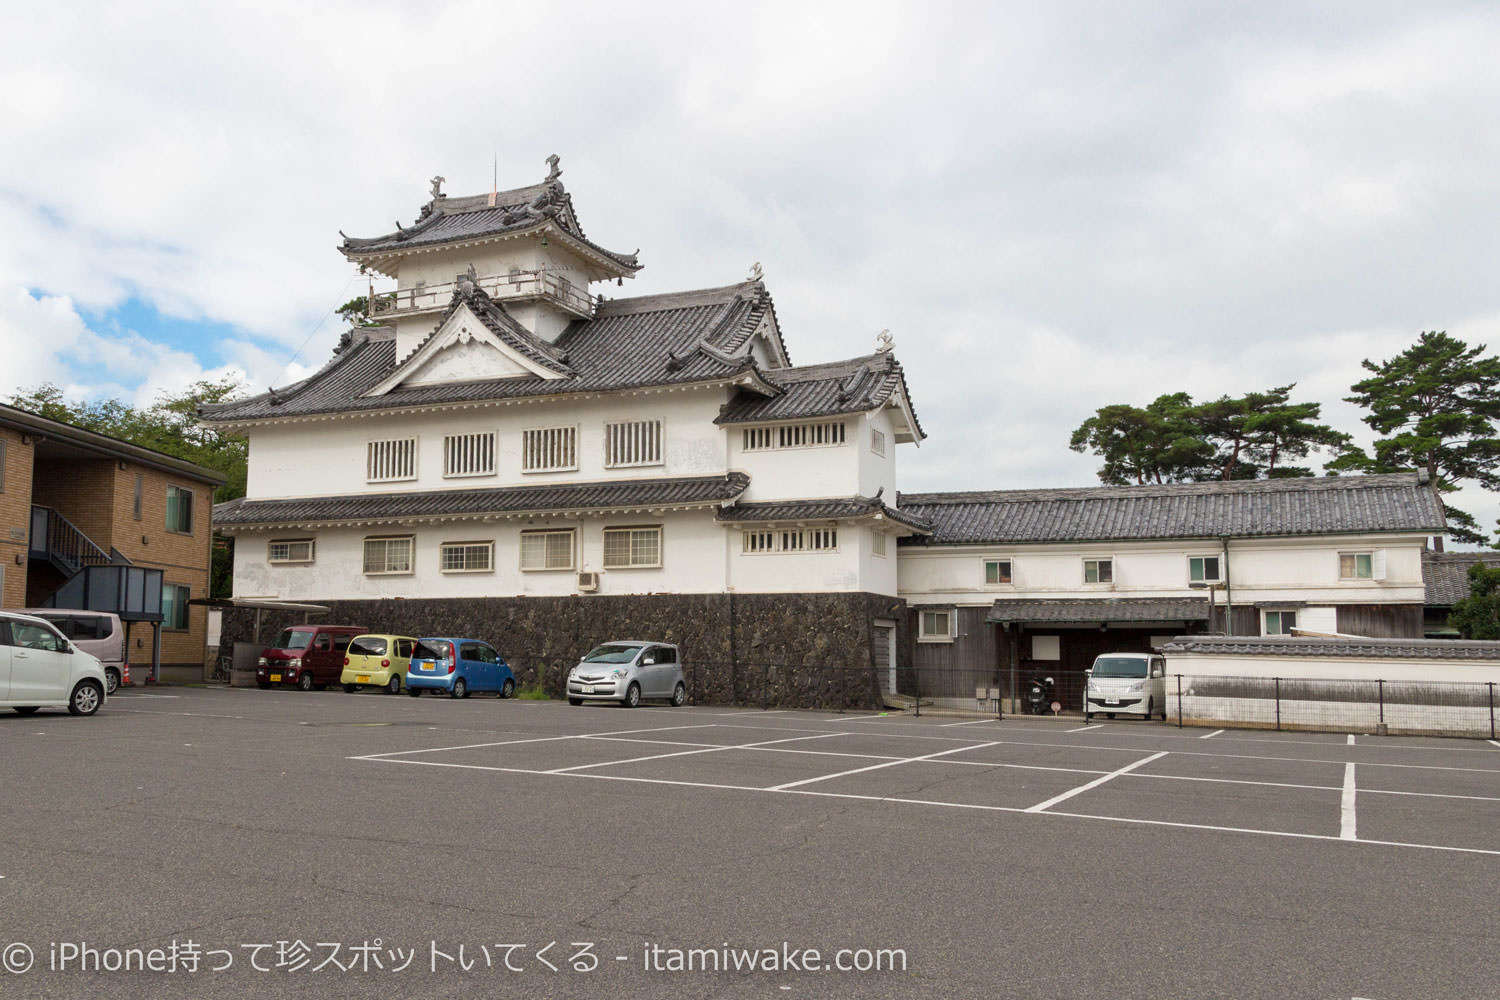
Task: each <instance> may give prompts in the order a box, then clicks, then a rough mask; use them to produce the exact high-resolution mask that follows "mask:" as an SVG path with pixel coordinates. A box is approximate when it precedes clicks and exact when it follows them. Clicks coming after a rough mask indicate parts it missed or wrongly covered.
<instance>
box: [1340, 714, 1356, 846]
mask: <svg viewBox="0 0 1500 1000" xmlns="http://www.w3.org/2000/svg"><path fill="white" fill-rule="evenodd" d="M1349 738H1350V739H1351V740H1352V739H1354V737H1353V736H1351V737H1349ZM1339 839H1340V840H1358V839H1359V838H1358V837H1356V836H1355V835H1354V764H1353V763H1349V764H1345V765H1344V797H1343V801H1342V802H1341V803H1340V805H1339Z"/></svg>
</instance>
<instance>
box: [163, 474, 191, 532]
mask: <svg viewBox="0 0 1500 1000" xmlns="http://www.w3.org/2000/svg"><path fill="white" fill-rule="evenodd" d="M167 530H168V531H175V532H177V533H178V534H182V535H191V534H192V533H193V491H192V490H185V489H183V488H182V487H181V486H168V487H167Z"/></svg>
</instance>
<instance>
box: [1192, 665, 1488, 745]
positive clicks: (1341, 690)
mask: <svg viewBox="0 0 1500 1000" xmlns="http://www.w3.org/2000/svg"><path fill="white" fill-rule="evenodd" d="M1167 680H1168V698H1169V700H1170V701H1171V703H1172V704H1171V706H1170V707H1171V709H1172V713H1173V715H1174V717H1175V719H1176V721H1177V724H1178V725H1179V726H1181V725H1225V724H1227V725H1233V726H1247V727H1253V728H1261V729H1278V730H1280V729H1306V730H1322V731H1334V732H1362V733H1382V734H1385V733H1389V734H1400V735H1413V736H1416V735H1425V736H1467V737H1478V738H1482V739H1495V714H1496V711H1495V710H1496V703H1495V698H1496V693H1495V683H1494V682H1487V683H1486V682H1468V683H1465V682H1458V681H1426V680H1423V681H1412V680H1399V681H1388V680H1347V679H1330V678H1303V677H1212V676H1193V675H1190V674H1174V675H1172V676H1171V677H1169V678H1167Z"/></svg>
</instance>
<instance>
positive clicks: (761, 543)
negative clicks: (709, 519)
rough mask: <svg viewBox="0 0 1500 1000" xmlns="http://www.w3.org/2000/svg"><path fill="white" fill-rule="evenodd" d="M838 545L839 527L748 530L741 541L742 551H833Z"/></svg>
mask: <svg viewBox="0 0 1500 1000" xmlns="http://www.w3.org/2000/svg"><path fill="white" fill-rule="evenodd" d="M838 547H839V530H838V529H837V528H782V529H779V530H774V531H747V532H745V533H744V534H743V535H742V536H741V541H740V551H741V552H832V551H833V550H835V549H837V548H838Z"/></svg>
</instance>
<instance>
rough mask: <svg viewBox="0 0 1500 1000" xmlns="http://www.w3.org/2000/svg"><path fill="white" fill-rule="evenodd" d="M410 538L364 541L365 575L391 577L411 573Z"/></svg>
mask: <svg viewBox="0 0 1500 1000" xmlns="http://www.w3.org/2000/svg"><path fill="white" fill-rule="evenodd" d="M411 552H412V536H411V535H399V536H392V537H382V538H366V539H365V575H366V576H382V575H385V576H391V575H396V574H401V573H410V572H411Z"/></svg>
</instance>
